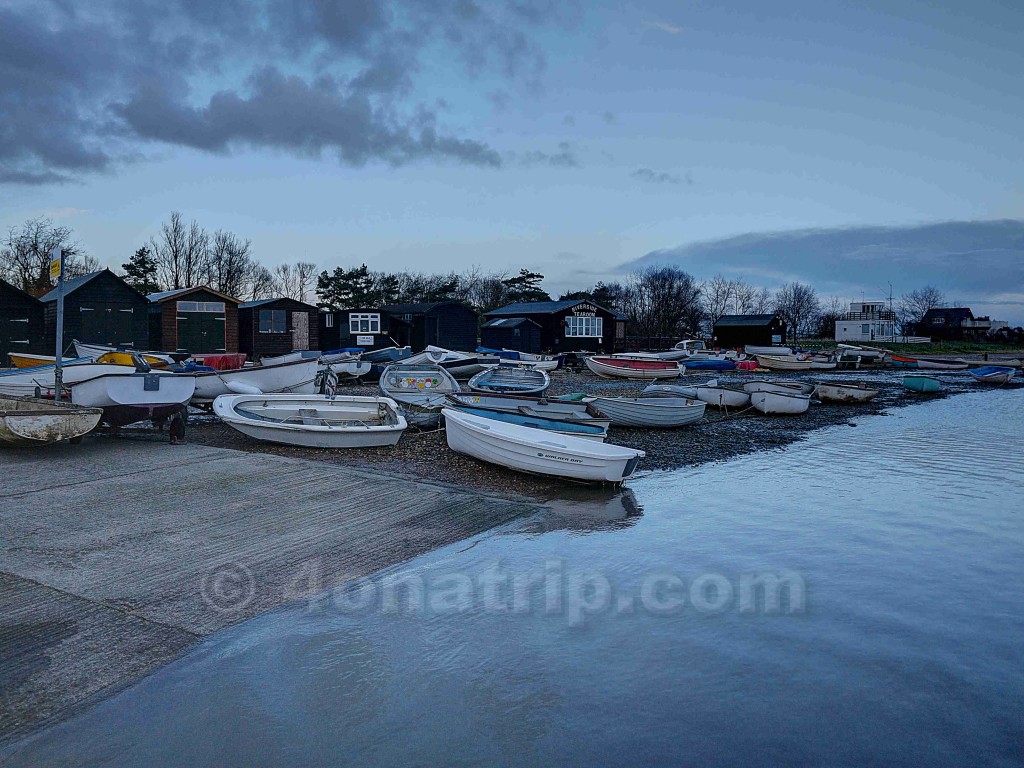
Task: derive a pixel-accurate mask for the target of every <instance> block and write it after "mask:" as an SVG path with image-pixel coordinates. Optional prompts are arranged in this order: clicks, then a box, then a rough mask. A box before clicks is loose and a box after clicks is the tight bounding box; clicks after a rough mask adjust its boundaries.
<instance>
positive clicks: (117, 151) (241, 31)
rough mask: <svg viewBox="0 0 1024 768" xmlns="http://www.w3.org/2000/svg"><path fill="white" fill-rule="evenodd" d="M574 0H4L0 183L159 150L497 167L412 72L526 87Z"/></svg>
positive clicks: (557, 158)
mask: <svg viewBox="0 0 1024 768" xmlns="http://www.w3.org/2000/svg"><path fill="white" fill-rule="evenodd" d="M569 7H570V11H569V12H568V13H567V12H566V6H565V5H563V4H561V3H554V2H544V1H541V0H535V1H533V2H527V1H526V0H502V2H499V3H486V4H477V3H475V2H473V1H472V0H401V1H400V2H393V3H387V2H382V1H381V0H344V1H342V0H310V1H309V2H301V3H296V2H291V0H264V1H263V2H244V1H243V0H218V1H217V2H208V0H163V1H162V2H157V1H156V0H106V1H105V2H95V3H88V4H74V3H61V2H46V1H43V2H31V1H30V0H20V1H19V0H13V4H9V5H5V6H4V7H3V8H0V113H2V114H3V116H4V117H3V120H2V121H0V183H4V182H6V183H23V184H24V183H36V184H41V183H52V182H55V181H63V180H70V179H75V178H79V177H81V176H82V175H83V174H87V173H95V172H104V171H112V170H116V168H117V166H118V165H119V164H121V163H124V162H128V161H131V160H134V159H137V158H138V157H140V156H141V155H142V154H143V153H144V152H145V151H146V150H147V148H156V147H157V146H159V145H170V146H187V147H192V148H196V149H200V150H204V151H210V152H220V153H223V152H230V151H232V150H234V149H235V148H236V147H242V146H248V147H257V148H261V147H266V148H272V149H275V150H281V151H286V152H293V153H297V154H302V155H306V156H320V155H322V154H323V155H328V156H333V157H336V158H337V159H338V160H339V161H340V162H342V163H346V164H352V165H361V164H364V163H368V162H374V161H382V162H386V163H390V164H395V165H397V164H402V163H407V162H414V161H419V160H427V159H436V160H441V161H455V162H461V163H469V164H475V165H480V166H486V167H493V166H498V165H500V164H501V155H500V154H499V153H498V152H497V151H496V150H495V149H494V148H492V147H490V146H488V145H487V144H486V143H484V142H483V141H481V140H479V139H477V138H475V137H472V136H460V135H458V134H457V133H456V132H454V131H453V130H451V129H446V127H445V126H444V125H442V124H441V122H440V118H439V108H438V107H437V106H436V105H437V103H438V102H437V99H436V96H435V95H433V94H430V93H420V92H418V87H422V86H419V84H418V82H417V78H418V76H420V75H421V69H422V63H423V62H424V61H426V60H427V59H428V58H429V57H431V56H434V55H439V56H442V57H444V58H448V59H454V60H456V61H458V62H461V64H462V65H463V67H464V68H465V69H466V70H467V72H468V73H469V77H470V78H472V76H473V75H474V74H476V73H482V72H495V73H497V74H498V75H499V76H501V77H504V78H505V79H506V80H508V81H510V82H509V83H508V84H509V85H512V84H513V82H512V81H514V80H517V81H519V82H520V83H522V84H524V85H526V86H528V87H529V86H531V85H533V84H534V83H535V82H536V79H537V78H538V77H539V76H540V73H541V72H542V71H543V67H544V59H543V55H542V53H541V51H540V50H539V49H538V48H537V46H536V45H535V44H534V43H533V40H534V38H535V35H534V34H533V32H534V31H535V30H536V29H537V28H539V27H541V26H545V25H551V24H569V23H572V21H573V14H574V13H576V12H577V11H576V8H577V6H575V5H571V6H569ZM470 82H471V83H472V80H470ZM427 104H433V105H435V106H433V107H428V106H425V105H427ZM550 157H551V159H552V162H553V163H555V164H557V163H558V162H561V163H562V164H567V165H571V164H572V163H571V162H569V160H568V156H567V155H566V154H565V153H564V152H562V153H558V154H556V155H552V156H550Z"/></svg>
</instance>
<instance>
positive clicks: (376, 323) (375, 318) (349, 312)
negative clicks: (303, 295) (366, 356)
mask: <svg viewBox="0 0 1024 768" xmlns="http://www.w3.org/2000/svg"><path fill="white" fill-rule="evenodd" d="M319 325H320V344H321V349H322V350H324V351H325V352H326V351H328V350H331V349H344V348H345V347H362V348H363V349H365V350H371V349H382V348H383V347H393V346H399V345H398V342H397V341H395V339H394V338H393V337H392V335H391V329H392V328H409V327H410V324H409V323H407V322H405V321H404V320H400V319H398V318H395V317H392V316H391V315H389V314H387V313H386V312H384V311H383V310H382V309H380V308H379V307H361V308H358V309H322V310H320V323H319Z"/></svg>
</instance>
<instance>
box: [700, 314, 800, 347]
mask: <svg viewBox="0 0 1024 768" xmlns="http://www.w3.org/2000/svg"><path fill="white" fill-rule="evenodd" d="M785 341H786V324H785V323H784V322H783V321H782V318H780V317H779V316H778V315H723V316H722V317H720V318H719V319H718V322H717V323H715V329H714V343H715V346H716V347H720V348H721V349H741V348H743V347H745V346H746V345H748V344H752V345H754V346H759V347H766V346H772V345H778V344H783V343H784V342H785Z"/></svg>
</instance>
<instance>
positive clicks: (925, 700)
mask: <svg viewBox="0 0 1024 768" xmlns="http://www.w3.org/2000/svg"><path fill="white" fill-rule="evenodd" d="M1022 406H1024V391H1019V390H1018V391H1002V392H987V393H984V394H978V395H965V396H960V397H956V398H952V399H949V400H944V401H939V402H934V403H929V404H927V405H922V406H917V407H913V408H906V409H902V410H899V411H896V412H894V413H893V414H892V415H890V416H884V417H875V418H866V419H864V421H863V423H862V424H861V425H860V426H859V427H858V428H857V429H851V428H849V427H837V428H833V429H831V430H827V431H824V432H818V433H815V434H813V435H811V436H810V438H809V439H808V440H807V441H806V442H804V443H801V444H799V445H794V446H792V447H790V448H788V449H786V450H785V451H781V452H776V453H771V454H761V455H754V456H749V457H745V458H741V459H738V460H734V461H730V462H728V463H724V464H720V465H714V466H706V467H702V468H700V469H698V470H694V471H691V472H675V473H669V474H656V475H651V476H647V477H643V478H639V479H638V480H636V481H635V482H634V483H633V484H632V490H631V493H628V494H626V495H624V496H619V497H614V498H611V499H608V498H603V499H601V500H594V499H589V500H588V499H586V498H577V499H575V500H570V501H567V502H566V503H564V504H562V505H561V506H560V508H559V509H558V511H557V512H556V513H552V514H551V515H548V516H545V517H544V518H536V519H532V520H525V521H519V522H518V523H516V524H515V525H512V526H508V527H506V528H503V529H500V530H497V531H492V532H490V533H488V534H486V535H484V536H481V537H478V538H476V539H473V540H470V541H467V542H463V543H461V544H459V545H457V546H453V547H449V548H447V549H444V550H441V551H437V552H434V553H432V554H430V555H427V556H424V557H421V558H419V559H417V560H415V561H413V562H411V563H408V564H406V565H405V566H403V568H401V569H394V570H393V571H390V572H389V573H388V574H385V575H384V576H386V577H388V579H386V581H387V587H385V584H384V582H383V581H380V580H378V581H375V582H370V583H367V584H363V585H361V586H360V589H358V590H356V589H352V590H348V591H346V592H345V593H343V594H335V595H333V596H331V597H328V598H320V599H317V600H315V601H313V603H312V604H311V605H308V604H296V605H291V606H288V607H287V608H285V609H282V610H279V611H277V612H275V613H273V614H270V615H266V616H263V617H261V618H259V619H256V620H253V621H250V622H248V623H246V624H243V625H240V626H237V627H234V628H232V629H230V630H228V631H224V632H222V633H220V634H218V635H216V636H214V637H213V638H211V639H210V640H209V641H208V642H206V643H205V644H204V645H203V646H201V647H200V648H198V649H197V650H196V651H195V652H193V653H191V654H189V655H188V656H186V657H185V658H183V659H181V660H180V661H178V662H177V663H175V664H173V665H171V666H169V667H167V668H164V669H163V670H161V671H160V672H158V673H157V674H155V675H153V676H151V677H150V678H148V679H146V680H145V681H143V682H142V683H140V684H139V685H136V686H135V687H134V688H131V689H129V690H127V691H125V692H124V693H123V694H121V695H119V696H117V697H115V698H113V699H111V700H109V701H107V702H105V703H102V704H101V705H99V706H97V707H95V708H94V709H92V710H90V711H88V712H86V713H85V714H83V715H82V716H80V717H78V718H77V719H75V720H73V721H71V722H68V723H65V724H63V725H61V726H59V727H57V728H53V729H50V730H49V731H46V732H44V733H42V734H40V735H39V736H38V737H36V738H34V739H33V740H31V741H30V742H28V743H27V744H25V745H22V748H21V751H20V752H19V753H18V754H16V755H14V756H8V757H9V759H10V760H11V761H12V763H13V764H15V765H22V764H24V765H41V764H55V763H60V764H66V763H73V764H78V763H88V764H112V765H127V764H135V765H180V766H198V765H215V764H224V765H248V766H280V765H325V764H327V765H331V764H337V765H345V764H349V765H355V764H359V765H441V764H443V765H496V764H507V765H513V764H514V765H537V766H550V765H588V766H592V765H645V764H646V765H673V766H678V765H743V766H757V765H765V766H769V765H770V766H776V765H787V766H795V765H879V766H883V765H884V766H893V765H929V766H941V765H974V766H980V765H1020V764H1021V762H1022V760H1024V746H1022V740H1024V725H1022V722H1024V674H1022V671H1024V583H1022V577H1024V531H1022V528H1024V520H1022V512H1024V503H1022V502H1024V479H1022V478H1024V415H1022V413H1024V408H1022ZM766 574H770V575H775V576H779V577H781V578H782V579H783V582H782V585H781V587H780V589H779V590H778V594H779V597H780V600H779V604H778V606H777V607H776V606H774V605H768V606H767V607H766V605H765V594H764V593H763V592H762V591H758V590H751V589H746V588H745V587H744V584H747V585H748V586H749V580H750V579H752V578H761V579H763V578H764V577H765V575H766ZM532 582H537V583H536V584H533V586H532V587H531V586H530V584H531V583H532ZM695 585H696V586H695ZM801 587H802V590H801ZM751 595H753V602H751ZM360 601H364V602H366V603H368V605H369V607H366V606H364V607H359V606H360V604H361V602H360ZM770 602H771V600H770V599H769V603H770Z"/></svg>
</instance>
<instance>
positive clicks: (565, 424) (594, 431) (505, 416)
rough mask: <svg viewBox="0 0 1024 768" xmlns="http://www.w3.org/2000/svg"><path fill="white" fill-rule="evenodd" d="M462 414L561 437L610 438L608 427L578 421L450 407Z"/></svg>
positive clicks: (466, 407) (467, 407) (465, 407)
mask: <svg viewBox="0 0 1024 768" xmlns="http://www.w3.org/2000/svg"><path fill="white" fill-rule="evenodd" d="M449 407H452V408H455V409H457V410H458V411H459V412H461V413H469V414H472V415H473V416H480V417H482V418H485V419H494V420H495V421H501V422H504V423H505V424H516V425H518V426H521V427H530V428H532V429H542V430H545V431H547V432H556V433H558V434H561V435H570V436H572V437H581V438H585V439H587V440H604V439H605V438H606V437H607V436H608V429H607V427H601V426H598V425H596V424H586V423H581V422H578V421H564V420H557V419H545V418H543V417H540V416H531V415H527V414H523V413H512V412H510V411H498V410H491V409H490V408H471V407H469V406H465V405H454V404H452V405H450V406H449Z"/></svg>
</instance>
